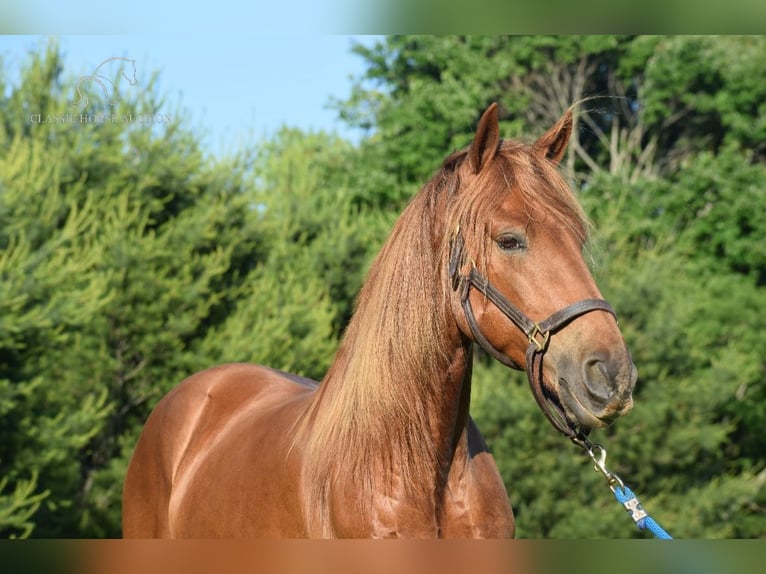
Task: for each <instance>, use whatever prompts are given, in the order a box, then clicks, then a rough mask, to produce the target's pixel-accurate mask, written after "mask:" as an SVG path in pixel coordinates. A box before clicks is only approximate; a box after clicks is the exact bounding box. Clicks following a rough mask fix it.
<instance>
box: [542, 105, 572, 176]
mask: <svg viewBox="0 0 766 574" xmlns="http://www.w3.org/2000/svg"><path fill="white" fill-rule="evenodd" d="M571 136H572V110H571V109H569V110H567V112H566V113H565V114H564V115H563V116H562V117H561V119H559V121H557V122H556V123H555V124H554V126H553V127H552V128H551V129H549V130H548V131H547V132H545V135H543V136H542V137H541V138H540V139H539V140H537V141H536V142H535V148H536V149H537V150H538V151H539V153H540V154H541V155H542V156H543V157H545V159H547V160H549V161H551V162H552V163H553V164H554V165H555V164H558V163H559V162H560V161H561V158H562V157H564V151H565V150H566V149H567V144H569V138H570V137H571Z"/></svg>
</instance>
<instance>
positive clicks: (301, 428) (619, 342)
mask: <svg viewBox="0 0 766 574" xmlns="http://www.w3.org/2000/svg"><path fill="white" fill-rule="evenodd" d="M571 131H572V114H571V110H570V111H569V112H567V113H566V114H565V115H564V116H563V117H562V118H561V119H560V120H559V121H558V122H557V123H556V124H555V125H554V126H553V127H552V128H550V129H549V130H548V132H547V133H545V135H543V136H542V137H541V138H540V139H538V140H537V141H535V142H534V143H523V142H521V141H516V140H501V139H500V137H499V127H498V112H497V106H496V105H495V104H492V105H491V106H490V107H489V108H488V109H487V110H486V112H484V114H483V115H482V117H481V119H480V121H479V124H478V127H477V129H476V133H475V136H474V139H473V142H472V143H471V145H470V146H469V147H468V148H467V149H465V150H463V151H459V152H456V153H454V154H452V155H451V156H449V157H448V158H447V159H446V160H445V161H444V163H443V165H442V167H441V169H440V170H439V171H438V173H436V175H435V176H434V177H433V178H432V179H431V180H430V181H429V182H428V183H426V184H425V186H424V187H423V188H422V190H421V191H420V192H419V193H418V194H417V195H416V196H415V197H414V198H413V200H412V201H411V202H410V204H409V206H408V207H407V208H406V209H405V211H404V212H403V213H402V215H401V217H400V218H399V220H398V222H397V223H396V225H395V226H394V228H393V231H392V233H391V235H390V237H389V238H388V240H387V242H386V243H385V245H384V246H383V248H382V250H381V252H380V253H379V255H378V256H377V259H376V260H375V262H374V263H373V265H372V267H371V269H370V271H369V274H368V277H367V279H366V281H365V284H364V286H363V288H362V290H361V292H360V294H359V297H358V300H357V305H356V311H355V313H354V316H353V318H352V320H351V322H350V323H349V325H348V328H347V330H346V333H345V335H344V337H343V340H342V342H341V344H340V347H339V350H338V352H337V356H336V357H335V360H334V362H333V364H332V366H331V367H330V370H329V372H328V373H327V375H326V376H325V377H324V379H323V381H322V382H321V384H317V383H316V382H314V381H311V380H308V379H305V378H302V377H299V376H297V375H293V374H289V373H284V372H280V371H277V370H274V369H270V368H268V367H263V366H257V365H249V364H230V365H223V366H218V367H214V368H211V369H209V370H205V371H202V372H200V373H197V374H195V375H193V376H191V377H189V378H188V379H187V380H185V381H184V382H183V383H181V384H180V385H178V386H177V387H176V388H175V389H173V390H172V391H171V392H170V393H168V395H166V396H165V397H164V398H163V399H162V400H161V401H160V402H159V404H158V405H157V406H156V408H155V409H154V411H153V413H152V414H151V416H150V417H149V419H148V421H147V423H146V426H145V428H144V429H143V432H142V434H141V437H140V439H139V441H138V444H137V446H136V450H135V452H134V454H133V457H132V459H131V462H130V466H129V468H128V472H127V477H126V480H125V487H124V493H123V535H124V536H125V537H145V538H154V537H163V538H164V537H179V538H181V537H196V538H200V537H236V538H242V537H289V538H303V537H309V538H330V537H342V538H354V537H375V538H378V537H381V538H382V537H402V538H403V537H420V538H423V537H445V538H446V537H453V538H454V537H471V538H482V537H511V536H513V534H514V528H515V525H514V516H513V512H512V510H511V506H510V503H509V501H508V495H507V493H506V490H505V487H504V485H503V481H502V479H501V477H500V474H499V472H498V469H497V466H496V464H495V461H494V459H493V458H492V455H491V454H490V453H489V452H488V450H487V447H486V445H485V443H484V440H483V439H482V436H481V434H480V433H479V430H478V428H477V426H476V424H475V423H474V422H473V420H472V419H471V418H470V416H469V405H470V400H471V369H472V352H473V351H472V346H473V343H474V342H477V343H478V344H480V345H481V346H482V347H484V348H485V349H486V350H487V352H489V353H490V354H492V355H493V356H495V357H496V358H498V359H499V360H501V361H502V362H504V363H505V364H507V365H510V366H512V367H516V368H526V369H527V372H528V376H529V380H530V384H531V386H532V390H533V393H534V396H535V398H536V399H537V400H538V402H539V404H540V406H541V408H542V409H543V412H544V413H545V414H546V415H547V416H548V418H549V419H550V421H551V422H552V423H553V424H554V426H555V427H556V428H557V429H559V430H560V431H561V432H563V433H564V434H565V435H567V436H569V437H570V438H572V439H573V440H575V441H577V440H578V437H579V438H581V437H583V436H585V434H586V433H587V432H588V431H589V430H590V429H591V428H594V427H601V426H604V425H606V424H608V423H609V422H611V421H612V420H613V419H614V418H616V417H618V416H619V415H622V414H624V413H625V412H626V411H627V410H629V409H630V407H631V406H632V398H631V394H632V390H633V386H634V384H635V380H636V370H635V367H634V366H633V363H632V361H631V357H630V354H629V352H628V350H627V348H626V346H625V342H624V340H623V337H622V335H621V333H620V331H619V329H618V326H617V322H616V320H615V317H614V312H613V311H612V309H611V307H609V305H608V304H607V303H606V302H605V301H603V300H601V295H600V293H599V290H598V288H597V287H596V284H595V282H594V280H593V278H592V277H591V274H590V272H589V270H588V267H587V265H586V263H585V261H584V259H583V256H582V248H583V243H584V241H585V239H586V234H587V229H588V226H587V223H586V219H585V216H584V214H583V213H582V211H581V209H580V207H579V205H578V203H577V201H576V199H575V197H574V195H573V193H572V191H571V190H570V188H569V186H568V185H567V184H566V183H565V181H564V179H563V178H562V177H561V175H560V174H559V173H558V171H557V168H556V166H557V164H558V163H559V161H560V159H561V157H562V155H563V153H564V150H565V148H566V146H567V143H568V141H569V137H570V134H571ZM528 317H535V318H545V319H543V320H541V321H539V322H535V321H532V320H530V319H529V318H528ZM262 336H268V334H263V335H262ZM543 357H544V359H545V360H544V361H543Z"/></svg>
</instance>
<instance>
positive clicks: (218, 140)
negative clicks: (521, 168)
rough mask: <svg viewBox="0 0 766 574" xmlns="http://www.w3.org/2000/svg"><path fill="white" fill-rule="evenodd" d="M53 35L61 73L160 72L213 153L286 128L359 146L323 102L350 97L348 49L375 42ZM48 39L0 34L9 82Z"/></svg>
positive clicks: (310, 37) (165, 90)
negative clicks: (117, 60)
mask: <svg viewBox="0 0 766 574" xmlns="http://www.w3.org/2000/svg"><path fill="white" fill-rule="evenodd" d="M55 37H56V38H57V39H58V41H59V44H60V47H61V50H62V52H63V53H64V56H65V61H64V74H65V75H71V76H74V77H79V76H81V75H85V74H89V73H91V72H93V70H94V69H95V68H96V67H97V66H98V65H99V64H100V63H102V62H103V61H104V60H106V59H107V58H110V57H114V56H118V57H126V58H130V59H133V60H135V61H136V64H135V65H136V76H137V79H138V85H139V86H140V85H142V84H143V83H145V82H146V80H148V78H149V76H150V75H151V74H152V73H153V72H155V71H159V72H160V86H159V88H160V92H161V93H162V94H163V95H165V96H166V97H167V98H168V100H169V107H172V109H174V110H175V108H176V107H177V106H176V104H180V107H181V109H182V110H184V113H185V114H188V116H189V117H188V118H185V119H186V120H188V123H187V125H189V126H191V127H193V128H194V129H195V130H196V131H197V133H200V134H203V136H204V139H203V143H204V144H205V147H206V148H207V149H208V151H210V152H211V153H214V154H221V153H224V152H225V151H230V150H232V149H236V148H237V147H238V146H240V145H243V144H244V143H247V142H252V141H254V140H257V139H260V138H262V137H268V136H269V135H271V134H273V133H274V132H275V131H276V130H277V129H279V127H280V126H282V125H289V126H293V127H298V128H302V129H304V130H320V129H321V130H326V131H335V132H337V133H339V134H340V135H342V136H344V137H347V138H349V139H357V138H358V135H359V134H357V133H354V132H353V131H350V130H349V128H348V127H347V126H345V124H343V123H342V122H340V121H339V120H338V119H337V114H336V112H334V111H333V110H330V109H328V108H327V104H328V102H329V100H330V99H331V98H332V97H335V98H340V99H345V98H346V97H347V96H348V95H349V94H350V90H351V84H352V82H351V77H352V76H359V75H361V74H362V73H363V71H364V64H363V61H362V59H361V58H360V57H358V56H356V55H354V54H352V53H351V46H352V43H353V42H361V43H363V44H366V45H369V44H372V43H373V42H374V41H375V39H376V38H375V37H371V36H334V35H322V34H317V33H306V34H290V35H286V34H274V35H250V36H245V35H235V34H234V35H188V36H185V35H173V36H170V37H168V36H162V35H153V34H141V35H110V36H95V35H91V36H84V35H83V36H81V35H78V36H74V35H55ZM47 38H48V37H47V36H0V55H2V59H3V62H4V68H5V69H6V70H9V71H10V72H11V77H13V75H14V73H15V72H16V71H17V70H18V68H19V66H21V65H22V64H23V62H24V61H25V59H26V58H27V54H28V52H29V51H30V50H39V49H41V48H42V47H44V46H45V44H46V41H47ZM122 89H127V88H125V87H123V88H122Z"/></svg>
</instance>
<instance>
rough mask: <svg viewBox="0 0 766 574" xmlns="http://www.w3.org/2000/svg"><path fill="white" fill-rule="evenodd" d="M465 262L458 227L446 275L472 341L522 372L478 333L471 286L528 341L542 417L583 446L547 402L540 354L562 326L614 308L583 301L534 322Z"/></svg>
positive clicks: (579, 435) (529, 374)
mask: <svg viewBox="0 0 766 574" xmlns="http://www.w3.org/2000/svg"><path fill="white" fill-rule="evenodd" d="M464 259H465V242H464V240H463V237H462V235H461V234H460V229H459V228H458V229H457V231H456V232H455V235H454V237H453V238H452V240H451V241H450V258H449V276H450V279H451V281H452V289H453V290H455V291H458V293H459V295H460V304H461V306H462V307H463V312H464V313H465V318H466V321H467V322H468V327H469V328H470V329H471V333H472V334H473V338H474V340H475V341H476V342H477V343H478V344H479V345H480V346H481V348H482V349H484V350H485V351H486V352H487V353H489V354H490V355H491V356H492V357H494V358H495V359H497V360H498V361H500V362H501V363H503V364H504V365H507V366H509V367H511V368H512V369H517V370H521V367H520V366H519V365H517V364H516V363H514V362H513V360H511V358H510V357H508V356H507V355H505V354H503V353H502V352H501V351H500V350H498V349H497V348H495V346H494V345H492V343H490V342H489V340H488V339H487V338H486V337H485V336H484V334H483V333H482V332H481V328H480V327H479V324H478V322H477V321H476V315H475V314H474V312H473V307H472V306H471V299H470V297H469V294H470V291H471V287H473V288H475V289H476V290H477V291H479V292H480V293H482V294H483V295H484V296H485V297H486V298H487V299H489V300H490V301H491V302H492V303H493V304H494V305H495V307H497V308H498V309H499V310H500V312H501V313H503V315H505V316H506V317H507V318H508V319H510V320H511V322H512V323H513V324H514V325H516V326H517V327H518V328H519V329H521V331H522V332H523V333H524V334H525V335H526V337H527V339H528V340H529V347H527V353H526V363H527V369H526V370H527V379H528V381H529V386H530V388H531V389H532V395H533V396H534V397H535V400H536V401H537V404H538V405H539V407H540V410H542V411H543V414H545V416H546V418H547V419H548V421H550V423H551V424H552V425H553V427H554V428H555V429H556V430H558V431H559V432H561V433H562V434H564V435H565V436H566V437H567V438H569V439H571V440H572V441H573V442H575V443H576V444H580V445H582V444H583V441H586V440H587V437H586V436H585V435H584V434H583V432H582V431H581V430H579V429H575V428H572V427H571V426H570V425H569V424H568V423H567V421H566V419H565V418H564V417H563V413H561V414H559V413H557V412H556V411H555V410H554V407H553V406H552V405H551V403H550V400H546V396H545V391H544V389H543V386H542V364H543V355H544V354H545V351H546V350H547V349H548V342H549V339H550V336H551V334H552V333H555V332H556V331H558V330H560V329H562V328H563V327H565V326H566V325H567V324H568V323H569V322H570V321H572V320H574V319H576V318H577V317H580V316H581V315H585V314H586V313H590V312H591V311H606V312H607V313H610V314H611V315H614V316H615V318H616V317H617V315H616V313H615V311H614V309H613V308H612V306H611V305H609V303H607V302H606V301H604V300H603V299H584V300H582V301H578V302H577V303H573V304H571V305H568V306H566V307H564V308H563V309H559V310H558V311H556V312H555V313H553V314H552V315H551V316H550V317H548V318H547V319H545V320H543V321H540V322H539V323H535V322H534V321H532V320H531V319H529V318H528V317H527V316H526V315H525V314H524V313H522V312H521V311H520V310H519V309H518V307H516V306H515V305H513V303H511V302H510V301H508V299H506V298H505V297H504V296H503V294H502V293H500V291H498V290H497V289H496V288H495V287H494V286H493V285H492V284H491V283H490V282H489V280H488V279H487V278H486V277H484V276H483V275H482V274H481V273H479V271H478V270H477V269H476V266H475V265H473V264H472V266H471V270H470V271H469V272H468V273H467V274H465V273H460V268H461V267H462V265H463V263H464Z"/></svg>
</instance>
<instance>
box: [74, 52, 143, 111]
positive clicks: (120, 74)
mask: <svg viewBox="0 0 766 574" xmlns="http://www.w3.org/2000/svg"><path fill="white" fill-rule="evenodd" d="M113 62H117V63H119V66H118V67H117V69H116V71H114V72H113V73H112V75H111V77H110V76H109V73H110V70H112V69H113ZM122 78H124V79H125V80H126V81H127V82H128V84H130V85H131V86H135V85H136V84H137V83H138V80H137V79H136V61H135V60H131V59H129V58H120V57H116V56H115V57H112V58H107V59H106V60H104V61H103V62H101V63H100V64H99V65H98V66H97V67H96V69H95V70H93V73H92V74H90V75H88V76H81V77H80V81H79V82H77V86H76V87H75V91H76V92H77V101H76V102H74V103H73V104H72V106H74V107H76V108H78V109H79V110H81V111H82V110H84V109H85V107H86V106H87V105H88V103H89V101H90V98H89V97H88V94H87V92H85V91H84V85H85V84H95V85H96V86H98V87H99V88H100V89H101V93H102V94H103V95H104V99H105V100H106V102H107V103H108V104H109V105H110V106H115V105H117V102H119V101H120V97H119V93H118V90H117V86H118V85H119V82H120V80H121V79H122Z"/></svg>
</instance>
